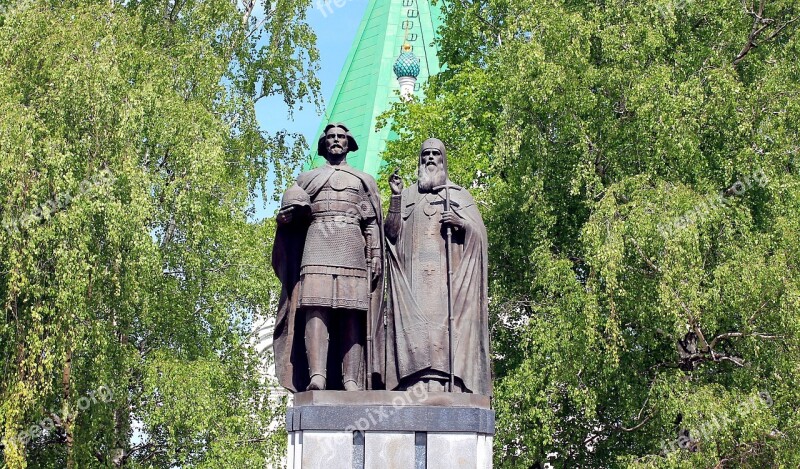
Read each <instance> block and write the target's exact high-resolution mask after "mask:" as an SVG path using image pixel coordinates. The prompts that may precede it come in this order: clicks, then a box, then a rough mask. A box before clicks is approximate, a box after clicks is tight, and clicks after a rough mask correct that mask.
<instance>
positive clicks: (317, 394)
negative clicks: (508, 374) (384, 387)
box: [294, 389, 491, 409]
mask: <svg viewBox="0 0 800 469" xmlns="http://www.w3.org/2000/svg"><path fill="white" fill-rule="evenodd" d="M396 404H398V405H400V404H402V405H405V406H430V407H472V408H476V409H489V408H491V402H490V399H489V397H488V396H481V395H478V394H467V393H452V392H433V391H420V390H417V389H414V390H410V391H306V392H299V393H297V394H295V395H294V405H295V407H301V406H311V405H313V406H341V405H344V406H346V405H378V406H386V405H396Z"/></svg>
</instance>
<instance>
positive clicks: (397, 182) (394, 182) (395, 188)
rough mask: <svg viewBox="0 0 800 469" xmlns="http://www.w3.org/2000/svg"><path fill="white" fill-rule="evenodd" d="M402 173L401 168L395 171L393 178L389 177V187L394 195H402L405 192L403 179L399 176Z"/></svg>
mask: <svg viewBox="0 0 800 469" xmlns="http://www.w3.org/2000/svg"><path fill="white" fill-rule="evenodd" d="M399 172H400V168H397V169H395V170H394V173H392V175H391V176H389V187H390V188H391V189H392V194H394V195H400V193H402V192H403V178H401V177H400V175H399V174H398V173H399Z"/></svg>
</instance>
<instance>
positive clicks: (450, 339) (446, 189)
mask: <svg viewBox="0 0 800 469" xmlns="http://www.w3.org/2000/svg"><path fill="white" fill-rule="evenodd" d="M442 189H444V211H445V212H449V211H450V189H455V190H457V191H460V190H461V187H459V186H456V185H455V184H444V185H441V186H436V187H434V188H433V190H435V191H436V192H438V191H440V190H442ZM452 244H453V228H452V227H450V226H448V227H447V242H446V243H445V252H446V253H447V340H448V342H449V344H448V345H449V349H450V356H449V359H450V370H449V373H450V386H449V389H448V390H449V391H450V392H453V387H454V384H455V373H454V371H453V362H454V357H453V259H452V253H451V250H452V249H451V247H452Z"/></svg>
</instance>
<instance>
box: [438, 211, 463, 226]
mask: <svg viewBox="0 0 800 469" xmlns="http://www.w3.org/2000/svg"><path fill="white" fill-rule="evenodd" d="M440 223H441V224H442V225H444V226H447V227H450V228H455V229H457V230H461V229H463V228H464V220H463V219H462V218H461V217H459V216H458V215H456V213H455V212H454V211H452V210H449V211H447V212H442V221H441V222H440Z"/></svg>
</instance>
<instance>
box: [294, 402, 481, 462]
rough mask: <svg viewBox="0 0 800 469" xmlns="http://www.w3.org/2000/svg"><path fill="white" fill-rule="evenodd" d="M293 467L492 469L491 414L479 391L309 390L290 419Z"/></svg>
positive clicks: (295, 403) (296, 405) (296, 404)
mask: <svg viewBox="0 0 800 469" xmlns="http://www.w3.org/2000/svg"><path fill="white" fill-rule="evenodd" d="M286 430H287V432H288V433H289V448H288V455H287V467H288V468H289V469H351V468H352V469H387V468H391V469H425V468H431V469H433V468H436V469H451V468H452V469H489V468H491V467H492V439H493V436H494V432H495V428H494V411H493V410H491V409H490V402H489V398H488V397H485V396H478V395H475V394H456V393H444V392H428V391H424V390H421V389H413V390H409V391H402V392H401V391H356V392H353V391H350V392H345V391H309V392H303V393H298V394H295V395H294V406H293V407H290V408H289V409H288V411H287V414H286Z"/></svg>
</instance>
